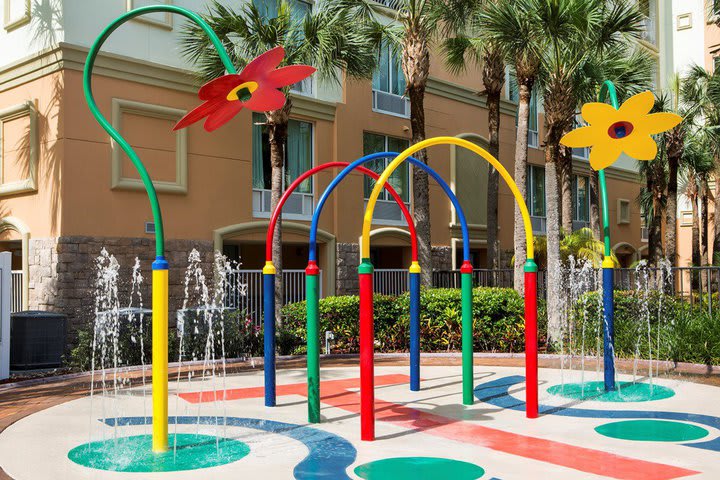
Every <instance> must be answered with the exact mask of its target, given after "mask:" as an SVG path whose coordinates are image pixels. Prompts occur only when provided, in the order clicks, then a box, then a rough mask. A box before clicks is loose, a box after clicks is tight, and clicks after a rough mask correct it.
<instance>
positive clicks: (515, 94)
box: [508, 72, 539, 148]
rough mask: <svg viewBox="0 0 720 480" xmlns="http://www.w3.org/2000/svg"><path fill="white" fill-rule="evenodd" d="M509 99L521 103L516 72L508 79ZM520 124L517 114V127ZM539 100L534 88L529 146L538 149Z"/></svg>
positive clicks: (529, 126)
mask: <svg viewBox="0 0 720 480" xmlns="http://www.w3.org/2000/svg"><path fill="white" fill-rule="evenodd" d="M508 98H509V99H510V101H512V102H515V103H518V102H519V101H520V90H519V88H518V84H517V78H516V77H515V72H510V73H509V77H508ZM517 124H518V116H517V113H516V114H515V126H517ZM538 140H539V138H538V99H537V92H536V91H535V89H534V88H533V91H532V95H531V96H530V119H529V124H528V146H529V147H533V148H538Z"/></svg>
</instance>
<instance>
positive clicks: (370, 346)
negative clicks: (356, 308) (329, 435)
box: [359, 273, 375, 442]
mask: <svg viewBox="0 0 720 480" xmlns="http://www.w3.org/2000/svg"><path fill="white" fill-rule="evenodd" d="M359 277H360V403H361V408H360V439H361V440H365V441H368V442H370V441H373V440H375V385H374V379H375V365H374V361H375V327H374V325H373V323H374V318H373V274H372V273H361V274H360V275H359Z"/></svg>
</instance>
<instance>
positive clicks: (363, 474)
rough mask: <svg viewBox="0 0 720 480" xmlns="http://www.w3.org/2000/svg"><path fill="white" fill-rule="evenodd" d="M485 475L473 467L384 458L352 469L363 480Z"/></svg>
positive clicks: (472, 479)
mask: <svg viewBox="0 0 720 480" xmlns="http://www.w3.org/2000/svg"><path fill="white" fill-rule="evenodd" d="M484 474H485V470H483V469H482V468H481V467H479V466H477V465H475V464H474V463H468V462H461V461H459V460H451V459H449V458H436V457H397V458H386V459H384V460H377V461H375V462H370V463H366V464H364V465H360V466H359V467H357V468H355V475H357V476H358V477H360V478H364V479H366V480H445V479H448V478H452V479H453V480H476V479H478V478H480V477H482V476H483V475H484Z"/></svg>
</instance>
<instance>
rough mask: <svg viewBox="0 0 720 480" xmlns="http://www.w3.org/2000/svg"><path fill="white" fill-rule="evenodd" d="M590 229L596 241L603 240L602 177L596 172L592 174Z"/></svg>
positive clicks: (593, 171)
mask: <svg viewBox="0 0 720 480" xmlns="http://www.w3.org/2000/svg"><path fill="white" fill-rule="evenodd" d="M590 229H591V230H592V232H593V237H595V239H597V240H602V239H603V237H602V224H601V223H600V176H599V174H598V172H597V171H596V170H592V172H591V174H590Z"/></svg>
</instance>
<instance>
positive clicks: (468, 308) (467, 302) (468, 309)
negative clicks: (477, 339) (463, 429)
mask: <svg viewBox="0 0 720 480" xmlns="http://www.w3.org/2000/svg"><path fill="white" fill-rule="evenodd" d="M460 295H461V300H460V304H461V308H462V372H463V373H462V375H463V405H472V404H473V401H474V396H473V388H474V381H475V380H474V376H473V312H472V273H461V274H460Z"/></svg>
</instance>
